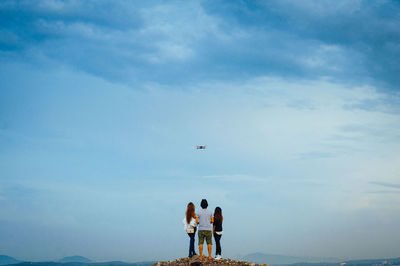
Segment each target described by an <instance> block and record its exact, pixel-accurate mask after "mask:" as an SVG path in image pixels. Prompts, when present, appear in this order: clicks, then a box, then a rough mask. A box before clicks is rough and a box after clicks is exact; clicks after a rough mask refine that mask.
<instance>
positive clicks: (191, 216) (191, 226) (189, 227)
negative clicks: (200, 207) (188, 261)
mask: <svg viewBox="0 0 400 266" xmlns="http://www.w3.org/2000/svg"><path fill="white" fill-rule="evenodd" d="M194 209H195V207H194V204H193V202H189V204H188V205H187V208H186V215H185V218H183V224H184V228H185V231H186V233H187V234H188V236H189V238H190V242H189V258H191V257H193V256H194V255H196V252H195V251H194V237H195V235H196V227H197V223H196V212H195V210H194Z"/></svg>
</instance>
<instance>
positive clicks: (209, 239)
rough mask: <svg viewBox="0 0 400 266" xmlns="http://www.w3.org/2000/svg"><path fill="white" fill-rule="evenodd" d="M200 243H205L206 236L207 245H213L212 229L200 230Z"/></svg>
mask: <svg viewBox="0 0 400 266" xmlns="http://www.w3.org/2000/svg"><path fill="white" fill-rule="evenodd" d="M198 236H199V245H203V244H204V238H205V239H206V242H207V245H212V233H211V231H210V230H199V233H198Z"/></svg>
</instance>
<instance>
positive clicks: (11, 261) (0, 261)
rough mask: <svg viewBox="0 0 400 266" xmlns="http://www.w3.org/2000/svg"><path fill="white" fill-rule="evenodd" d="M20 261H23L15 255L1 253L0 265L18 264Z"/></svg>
mask: <svg viewBox="0 0 400 266" xmlns="http://www.w3.org/2000/svg"><path fill="white" fill-rule="evenodd" d="M19 262H21V261H19V260H17V259H15V258H13V257H10V256H7V255H0V265H9V264H16V263H19Z"/></svg>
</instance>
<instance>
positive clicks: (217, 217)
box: [214, 207, 224, 224]
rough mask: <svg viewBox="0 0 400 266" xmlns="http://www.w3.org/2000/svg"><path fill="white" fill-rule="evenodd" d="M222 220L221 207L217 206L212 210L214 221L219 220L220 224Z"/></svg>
mask: <svg viewBox="0 0 400 266" xmlns="http://www.w3.org/2000/svg"><path fill="white" fill-rule="evenodd" d="M222 220H224V217H223V216H222V209H221V208H220V207H217V208H215V211H214V222H220V223H221V224H222Z"/></svg>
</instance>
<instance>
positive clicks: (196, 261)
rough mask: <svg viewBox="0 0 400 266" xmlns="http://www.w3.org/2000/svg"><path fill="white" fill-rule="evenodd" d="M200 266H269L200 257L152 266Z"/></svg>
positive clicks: (161, 262) (153, 265) (162, 262)
mask: <svg viewBox="0 0 400 266" xmlns="http://www.w3.org/2000/svg"><path fill="white" fill-rule="evenodd" d="M169 265H173V266H185V265H191V266H197V265H198V266H200V265H232V266H239V265H240V266H241V265H252V266H261V265H267V264H255V263H251V262H247V261H238V260H231V259H220V260H215V259H212V260H209V259H208V258H207V257H203V258H200V257H199V256H193V257H192V258H180V259H177V260H171V261H160V262H157V263H154V264H152V265H151V266H169Z"/></svg>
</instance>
